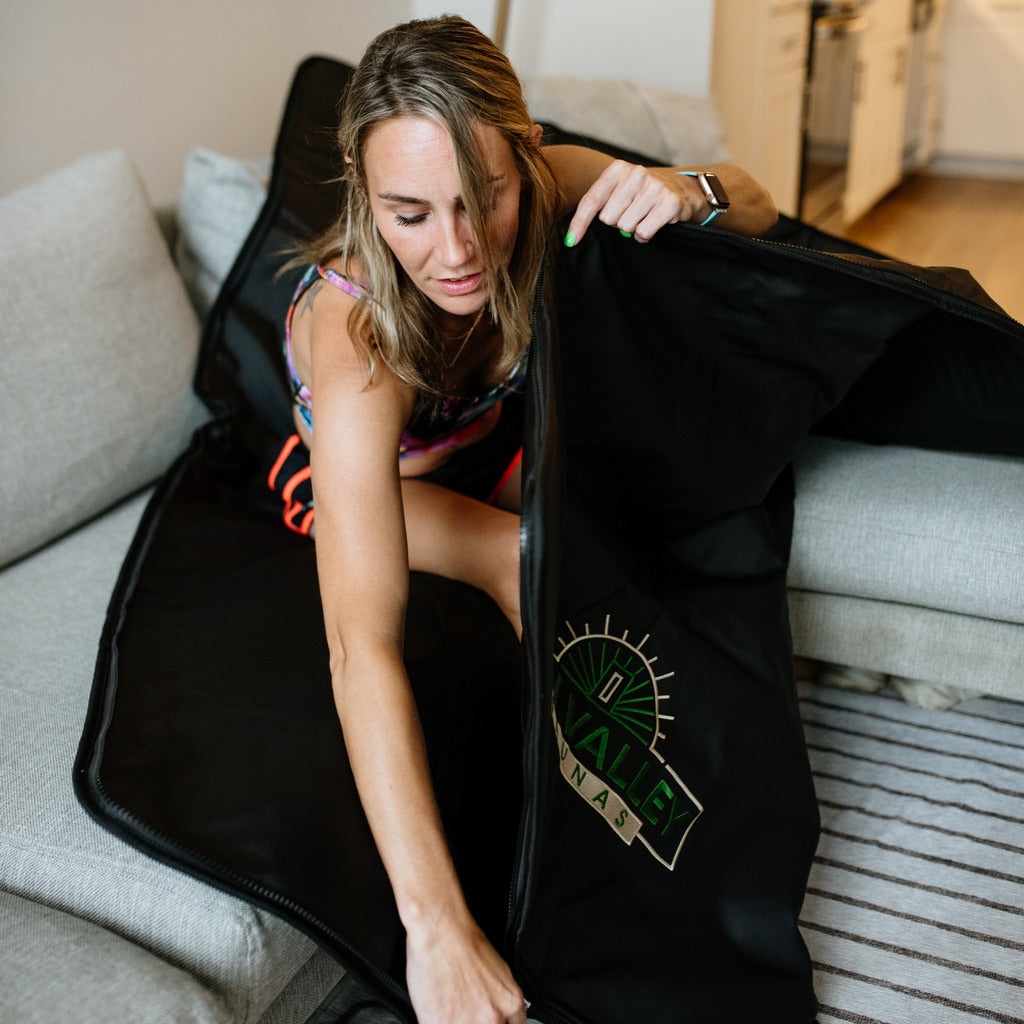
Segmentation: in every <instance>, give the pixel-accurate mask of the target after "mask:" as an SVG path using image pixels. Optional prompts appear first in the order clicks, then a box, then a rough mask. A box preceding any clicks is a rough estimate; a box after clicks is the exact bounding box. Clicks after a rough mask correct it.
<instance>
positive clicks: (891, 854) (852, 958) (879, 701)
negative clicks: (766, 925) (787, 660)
mask: <svg viewBox="0 0 1024 1024" xmlns="http://www.w3.org/2000/svg"><path fill="white" fill-rule="evenodd" d="M800 697H801V708H802V715H803V720H804V727H805V732H806V736H807V744H808V748H809V753H810V759H811V765H812V768H813V772H814V778H815V786H816V789H817V794H818V800H819V804H820V807H821V815H822V834H821V841H820V843H819V847H818V853H817V857H816V858H815V863H814V867H813V870H812V872H811V878H810V884H809V888H808V893H807V898H806V901H805V904H804V911H803V916H802V920H801V925H802V929H803V934H804V937H805V939H806V941H807V944H808V947H809V948H810V951H811V956H812V959H813V961H814V965H815V988H816V991H817V995H818V998H819V1000H820V1002H821V1011H820V1016H819V1021H820V1024H838V1022H851V1024H981V1022H990V1021H996V1022H1000V1024H1011V1022H1020V1021H1024V856H1022V855H1024V828H1022V823H1024V704H1018V703H1014V702H1012V701H1005V700H998V699H993V698H982V699H977V700H973V701H969V702H967V703H964V704H961V705H959V706H958V707H957V708H955V709H953V710H951V711H946V712H934V711H923V710H921V709H919V708H915V707H912V706H910V705H908V704H906V703H904V702H903V701H902V700H900V699H899V698H898V697H897V696H896V694H895V692H894V691H892V690H891V689H886V690H885V691H883V692H881V693H877V694H862V693H856V692H851V691H845V690H837V689H830V688H824V687H816V686H813V685H810V684H803V683H802V684H801V688H800Z"/></svg>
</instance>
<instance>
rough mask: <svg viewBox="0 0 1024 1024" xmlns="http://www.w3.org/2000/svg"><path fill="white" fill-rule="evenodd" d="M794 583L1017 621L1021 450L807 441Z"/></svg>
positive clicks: (1020, 610)
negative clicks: (1000, 452) (975, 451)
mask: <svg viewBox="0 0 1024 1024" xmlns="http://www.w3.org/2000/svg"><path fill="white" fill-rule="evenodd" d="M795 469H796V493H797V498H796V526H795V529H794V537H793V554H792V558H791V561H790V570H789V584H790V586H791V587H794V588H796V589H800V590H808V591H818V592H820V593H825V594H842V595H849V596H851V597H858V598H871V599H874V600H878V601H889V602H894V603H897V604H905V605H912V606H919V607H922V608H931V609H936V610H939V611H948V612H958V613H960V614H962V615H972V616H979V617H983V618H988V619H993V620H996V621H999V622H1011V623H1024V529H1022V527H1021V524H1022V523H1024V459H1017V458H1011V457H1008V456H994V455H967V454H957V453H950V452H937V451H927V450H924V449H919V448H904V447H899V446H895V445H892V446H890V445H886V446H883V447H875V446H871V445H865V444H856V443H853V442H848V441H838V440H834V439H831V438H814V439H812V440H811V441H810V442H809V443H808V444H807V445H806V447H805V448H804V449H803V451H801V452H800V454H799V456H798V457H797V459H796V460H795Z"/></svg>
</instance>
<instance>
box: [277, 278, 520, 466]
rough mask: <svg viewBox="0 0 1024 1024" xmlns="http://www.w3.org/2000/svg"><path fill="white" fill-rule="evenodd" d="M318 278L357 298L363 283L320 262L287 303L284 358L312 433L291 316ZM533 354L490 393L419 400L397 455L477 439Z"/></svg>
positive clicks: (310, 406) (308, 398) (297, 405)
mask: <svg viewBox="0 0 1024 1024" xmlns="http://www.w3.org/2000/svg"><path fill="white" fill-rule="evenodd" d="M317 280H323V281H326V282H327V283H328V284H332V285H334V287H335V288H340V289H341V290H342V291H343V292H345V293H346V294H348V295H351V296H352V297H353V298H356V299H361V298H362V297H363V293H362V292H361V291H360V290H359V287H358V285H356V284H354V283H353V282H352V281H350V280H349V279H348V278H347V277H345V276H344V275H343V274H339V273H338V272H337V271H334V270H331V269H330V268H328V267H321V266H317V265H316V264H312V265H311V266H310V267H309V268H308V269H307V270H306V272H305V274H303V275H302V280H301V281H299V285H298V287H297V288H296V289H295V294H294V296H293V297H292V304H291V305H290V306H289V307H288V315H287V316H286V317H285V326H284V358H285V363H286V364H287V367H288V377H289V379H290V381H291V388H292V401H293V402H294V403H295V408H296V409H297V410H298V412H299V416H300V417H301V418H302V421H303V423H305V424H306V427H307V428H308V429H309V431H310V433H312V431H313V394H312V392H311V391H310V390H309V388H308V387H307V386H306V385H305V384H304V383H303V382H302V380H301V379H300V377H299V374H298V371H297V370H296V369H295V361H294V359H293V358H292V316H293V315H294V313H295V307H296V306H297V305H298V302H299V299H300V298H302V296H303V294H304V293H305V292H306V291H307V290H308V289H309V288H310V287H311V286H312V285H313V283H314V282H315V281H317ZM528 354H529V353H528V352H524V353H523V355H522V357H521V358H520V360H519V362H518V363H517V364H516V366H515V368H514V369H513V370H512V372H511V373H510V374H509V375H508V377H506V378H505V380H503V381H502V382H501V383H500V384H496V385H495V386H494V387H493V388H490V389H488V390H487V391H481V392H479V393H478V394H475V395H446V396H444V397H443V398H441V399H440V401H439V402H437V403H431V404H430V406H429V407H426V408H422V409H420V408H419V407H418V406H419V403H417V410H416V411H415V412H414V413H413V416H412V419H411V420H410V421H409V423H408V424H407V426H406V429H405V431H404V432H403V433H402V440H401V444H400V446H399V449H398V457H399V458H400V459H403V458H408V457H409V456H411V455H423V454H426V453H427V452H439V451H444V450H445V449H447V448H452V447H454V446H455V445H457V444H460V443H461V442H463V441H465V440H467V439H468V438H470V437H472V436H473V434H475V433H476V432H477V431H478V430H480V429H481V428H482V427H483V425H484V424H483V421H482V419H481V417H482V416H483V415H484V414H485V413H487V412H490V411H491V409H493V408H494V407H495V406H496V405H498V404H499V403H500V402H501V400H502V399H503V398H504V397H505V396H506V395H509V394H512V393H514V392H518V391H521V390H522V387H523V383H524V382H525V380H526V360H527V356H528Z"/></svg>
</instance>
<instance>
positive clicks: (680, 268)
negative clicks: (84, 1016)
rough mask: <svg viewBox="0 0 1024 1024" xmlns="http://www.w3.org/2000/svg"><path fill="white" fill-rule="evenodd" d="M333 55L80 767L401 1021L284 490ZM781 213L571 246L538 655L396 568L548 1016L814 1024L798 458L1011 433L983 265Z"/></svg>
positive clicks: (379, 875) (129, 815)
mask: <svg viewBox="0 0 1024 1024" xmlns="http://www.w3.org/2000/svg"><path fill="white" fill-rule="evenodd" d="M347 74H348V68H347V67H346V66H345V65H342V64H339V63H337V62H335V61H331V60H327V59H322V58H313V59H311V60H309V61H307V62H306V63H305V64H303V65H302V67H301V68H300V69H299V72H298V74H297V77H296V80H295V83H294V86H293V90H292V93H291V96H290V99H289V101H288V105H287V108H286V111H285V116H284V120H283V124H282V128H281V134H280V138H279V140H278V145H277V150H276V159H275V166H274V172H273V177H272V182H271V187H270V195H269V198H268V201H267V204H266V207H265V209H264V211H263V213H262V215H261V217H260V219H259V221H258V222H257V224H256V226H255V228H254V229H253V232H252V234H251V236H250V238H249V239H248V241H247V243H246V245H245V248H244V249H243V251H242V253H241V255H240V256H239V259H238V261H237V263H236V265H235V267H234V268H233V270H232V272H231V274H230V275H229V278H228V280H227V281H226V283H225V286H224V289H223V291H222V293H221V295H220V297H219V299H218V301H217V304H216V306H215V308H214V311H213V313H212V315H211V317H210V320H209V323H208V325H207V329H206V333H205V335H204V341H203V346H202V351H201V355H200V365H199V370H198V374H197V380H196V387H197V390H198V392H199V394H200V395H201V396H202V398H203V399H204V400H205V401H206V402H207V403H208V404H209V405H210V407H211V408H212V409H213V410H214V412H215V413H216V418H215V420H214V422H213V423H211V424H210V425H208V426H207V427H205V428H204V429H202V430H201V431H199V433H198V434H197V435H196V437H195V439H194V442H193V444H192V446H191V447H190V449H189V450H188V451H187V452H185V453H184V454H183V455H182V457H181V458H180V459H179V460H178V462H177V463H176V464H175V466H174V467H173V468H172V469H171V471H170V472H169V473H168V475H167V477H166V478H165V480H164V481H163V483H162V485H161V486H160V487H159V489H158V492H157V494H156V495H155V497H154V498H153V500H152V502H151V504H150V506H149V508H148V510H147V512H146V514H145V517H144V519H143V521H142V524H141V526H140V528H139V531H138V535H137V537H136V539H135V542H134V544H133V546H132V548H131V551H130V553H129V555H128V558H127V561H126V564H125V566H124V570H123V572H122V575H121V577H120V580H119V583H118V585H117V590H116V592H115V594H114V595H113V598H112V602H111V606H110V612H109V616H108V621H107V624H106V629H105V632H104V635H103V639H102V644H101V650H100V655H99V660H98V664H97V669H96V679H95V688H94V696H93V700H92V704H91V707H90V712H89V716H88V720H87V723H86V727H85V731H84V735H83V738H82V744H81V749H80V753H79V758H78V762H77V764H76V769H75V780H76V786H77V789H78V792H79V795H80V798H81V799H82V801H83V803H84V804H85V806H86V807H87V808H88V809H89V811H90V812H91V813H92V814H94V815H95V816H96V817H97V818H98V819H99V820H100V821H102V822H103V823H104V824H105V825H106V826H107V827H109V828H111V829H113V830H115V831H116V832H118V833H119V834H121V835H122V836H124V837H125V838H126V839H127V840H128V841H129V842H132V843H134V844H136V845H138V846H140V847H142V848H144V849H146V850H148V851H149V852H151V853H152V854H153V855H155V856H157V857H160V858H162V859H164V860H166V861H168V862H170V863H172V864H175V865H177V866H179V867H180V868H182V869H183V870H185V871H188V872H191V873H193V874H196V875H199V876H200V877H202V878H205V879H207V880H208V881H209V882H210V883H211V884H213V885H217V886H220V887H222V888H225V889H227V890H229V891H231V892H234V893H237V894H239V895H241V896H243V897H244V898H246V899H249V900H252V901H254V902H256V903H258V904H259V905H261V906H263V907H266V908H269V909H270V910H272V911H275V912H276V913H279V914H281V915H283V916H284V917H285V918H287V919H288V920H289V921H291V922H293V923H294V924H295V925H296V926H297V927H299V928H301V929H303V930H304V931H305V932H307V933H308V934H309V935H311V936H312V937H313V938H315V939H316V940H317V941H318V942H320V943H321V944H323V945H324V946H325V947H326V948H327V949H328V950H330V951H331V952H332V953H333V954H334V955H336V956H337V957H338V958H339V959H340V960H341V961H342V962H343V963H344V964H346V965H347V966H348V967H349V968H350V969H352V970H353V971H354V972H355V973H356V974H357V975H358V976H359V977H361V978H362V979H363V981H364V982H365V984H366V985H368V986H369V988H370V989H371V990H372V991H373V992H374V993H375V994H376V996H377V997H378V998H380V999H381V1000H382V1001H384V1002H385V1003H387V1004H388V1005H390V1006H391V1007H392V1009H393V1010H394V1011H395V1012H396V1013H397V1014H398V1015H399V1016H400V1017H402V1018H403V1019H410V1020H411V1011H410V1010H409V1007H408V1001H407V996H406V993H405V990H404V987H403V983H402V979H403V962H402V959H403V941H402V939H403V936H402V932H401V928H400V925H399V922H398V919H397V916H396V913H395V908H394V903H393V900H392V897H391V894H390V889H389V887H388V884H387V880H386V877H385V876H384V873H383V870H382V868H381V865H380V861H379V859H378V857H377V854H376V851H375V848H374V845H373V842H372V838H371V836H370V834H369V831H368V829H367V826H366V822H365V819H364V817H363V815H362V811H361V809H360V805H359V801H358V797H357V794H356V791H355V788H354V785H353V782H352V777H351V774H350V771H349V768H348V765H347V761H346V757H345V750H344V745H343V743H342V739H341V734H340V729H339V726H338V724H337V719H336V716H335V712H334V709H333V705H332V699H331V686H330V677H329V672H328V664H327V650H326V644H325V641H324V635H323V625H322V620H321V613H320V605H319V596H318V590H317V578H316V567H315V561H314V548H313V545H312V543H310V542H309V541H307V540H305V539H303V538H300V537H297V536H295V535H293V534H291V533H289V532H288V531H286V530H285V529H284V528H283V527H282V525H281V523H280V519H279V515H278V512H277V510H276V508H275V499H273V498H272V496H271V495H270V494H269V492H268V491H267V490H266V485H265V482H264V481H265V476H266V469H267V466H268V464H269V461H270V458H271V455H272V452H273V445H274V443H275V441H278V439H279V438H280V437H281V436H282V435H283V434H284V433H285V432H286V431H288V429H289V426H290V418H289V406H288V394H287V388H286V385H285V382H284V376H283V370H282V365H281V359H280V331H281V324H282V319H283V316H284V312H285V310H286V308H287V305H288V302H289V299H290V294H291V291H292V288H293V286H294V275H284V276H283V277H280V278H279V277H276V276H275V274H276V272H277V270H278V269H279V267H280V265H281V263H282V257H281V255H280V254H281V252H282V251H283V250H285V249H286V248H287V247H288V245H289V244H290V242H291V240H292V239H294V238H296V237H301V236H304V235H309V234H310V233H312V232H314V231H316V230H318V229H319V228H320V227H322V226H324V225H325V224H326V223H327V222H328V221H329V220H330V219H331V218H332V217H333V215H334V213H335V209H334V206H333V203H334V199H333V197H334V194H335V190H334V187H333V186H331V185H330V184H329V180H330V179H331V177H332V176H333V175H334V174H336V172H337V167H336V165H335V162H334V156H333V139H332V133H331V132H330V130H329V129H330V126H331V125H332V124H333V123H334V122H335V119H336V116H337V100H338V97H339V95H340V92H341V89H342V87H343V84H344V82H345V80H346V78H347ZM774 235H775V239H776V240H775V241H774V242H765V241H752V240H749V239H742V238H736V237H733V236H730V235H729V234H727V233H724V232H720V231H712V230H708V229H701V228H697V227H690V226H686V225H682V226H679V227H676V228H673V229H666V230H664V231H663V232H661V233H660V234H659V236H658V238H657V239H656V240H655V241H654V242H653V243H651V244H649V245H646V246H641V245H638V244H636V243H635V242H632V241H627V240H625V239H623V238H622V237H621V236H620V235H619V234H618V232H617V231H613V230H608V229H604V228H602V227H601V226H599V225H597V226H595V227H594V228H593V229H592V230H591V232H590V233H589V234H588V235H587V236H586V238H585V239H584V241H583V242H582V244H580V245H579V246H578V248H576V249H574V250H571V251H570V250H565V249H564V248H563V247H561V246H558V245H557V244H556V245H554V246H553V247H552V254H551V260H550V267H549V269H548V272H547V274H546V286H545V294H544V296H543V299H542V301H540V302H539V304H538V308H537V313H536V316H535V332H534V342H533V349H532V356H531V365H530V374H529V382H528V385H527V424H526V464H525V485H524V486H525V490H524V503H525V505H524V514H523V527H524V546H523V564H522V579H523V594H524V608H525V630H526V632H525V637H524V644H523V647H522V649H520V648H519V646H518V645H517V644H516V642H515V639H514V637H513V636H512V634H511V632H510V629H509V628H508V626H507V624H506V623H505V621H504V620H503V618H502V617H501V615H500V614H499V613H498V612H497V610H496V609H495V607H494V606H493V605H491V604H490V603H489V601H488V600H487V599H486V598H484V597H483V596H482V595H481V594H479V593H478V592H476V591H474V590H472V589H470V588H468V587H465V586H462V585H458V584H455V583H451V582H449V581H446V580H442V579H439V578H435V577H429V576H424V575H414V577H413V581H412V593H411V603H410V609H409V621H408V630H407V641H406V660H407V663H408V666H409V671H410V676H411V678H412V681H413V686H414V690H415V693H416V698H417V701H418V704H419V707H420V712H421V716H422V719H423V725H424V730H425V732H426V736H427V742H428V746H429V751H430V760H431V771H432V774H433V778H434V783H435V787H436V789H437V792H438V796H439V801H440V803H441V807H442V814H443V817H444V821H445V828H446V831H447V835H448V838H449V842H450V844H451V846H452V849H453V852H454V856H455V858H456V862H457V865H458V868H459V871H460V873H461V876H462V878H463V880H464V884H465V887H466V889H467V892H468V895H469V898H470V901H471V904H472V906H473V908H474V910H475V912H476V913H477V915H478V918H479V919H480V920H481V922H482V923H483V924H484V925H485V927H486V928H487V929H488V931H489V932H490V934H491V935H492V937H493V938H494V940H495V942H497V943H498V944H499V945H500V946H501V948H503V949H504V950H505V951H506V954H507V955H508V956H509V957H510V959H511V962H512V964H513V966H514V969H515V972H516V975H517V977H518V978H519V980H520V981H521V983H522V984H523V985H524V988H525V990H526V992H527V994H528V996H529V998H530V999H531V1000H532V1001H533V1008H532V1011H531V1012H532V1015H533V1016H534V1017H536V1018H537V1019H539V1020H542V1021H546V1022H551V1024H553V1022H574V1024H622V1022H624V1021H644V1022H645V1024H662V1022H663V1024H669V1022H677V1021H694V1022H699V1024H714V1022H738V1021H748V1020H758V1021H762V1022H775V1021H778V1022H786V1024H794V1022H800V1021H804V1022H810V1021H812V1020H813V1018H814V1014H815V1001H814V996H813V992H812V985H811V968H810V963H809V960H808V956H807V953H806V950H805V949H804V946H803V944H802V942H801V939H800V936H799V933H798V930H797V926H796V918H797V914H798V910H799V907H800V902H801V899H802V895H803V889H804V885H805V882H806V877H807V872H808V869H809V866H810V862H811V858H812V855H813V852H814V848H815V843H816V838H817V826H818V821H817V809H816V804H815V800H814V793H813V790H812V786H811V781H810V776H809V771H808V765H807V759H806V755H805V752H804V748H803V742H802V736H801V730H800V723H799V719H798V715H797V708H796V702H795V696H794V690H793V682H792V669H791V647H790V639H789V629H788V621H787V612H786V586H785V579H786V564H787V557H788V550H789V540H790V527H791V520H792V492H791V478H790V474H789V472H788V469H787V466H788V463H789V461H790V459H791V456H792V455H793V453H794V451H795V450H796V448H797V447H798V446H799V444H800V443H801V441H802V440H803V439H804V438H805V437H806V435H807V433H808V431H809V430H810V429H811V428H812V425H815V424H818V425H819V427H824V428H827V429H828V430H830V431H831V432H833V433H836V434H841V435H845V436H852V437H859V438H862V439H867V440H871V441H877V442H900V443H909V444H921V445H931V446H937V447H948V448H964V449H982V450H988V451H995V452H1016V453H1021V452H1022V451H1024V447H1022V443H1021V440H1022V426H1021V422H1022V408H1024V331H1022V329H1021V327H1020V325H1018V324H1016V323H1014V322H1013V321H1012V320H1010V319H1008V318H1007V317H1005V316H1004V315H1003V314H1002V313H1000V312H999V311H998V309H997V308H996V307H995V306H993V305H992V303H991V302H990V301H989V300H988V299H987V297H985V296H984V294H983V293H981V292H980V290H978V289H977V288H976V286H975V285H974V284H973V282H972V281H971V280H970V279H969V278H967V277H966V276H965V275H961V274H959V273H956V272H949V273H947V272H935V271H926V270H922V269H921V268H914V267H908V266H904V265H899V264H893V263H890V262H887V261H884V260H880V259H876V258H875V257H873V256H872V255H871V254H868V253H864V252H863V251H859V250H853V249H851V248H850V247H849V246H846V245H844V244H843V243H841V242H839V241H838V240H835V239H831V238H828V237H826V236H823V235H820V234H816V233H814V232H813V231H811V230H810V229H808V228H806V227H804V226H803V225H800V224H798V223H796V222H790V221H787V222H784V223H783V224H782V225H781V226H780V227H779V228H778V229H776V230H775V232H774ZM780 239H782V241H780ZM829 249H831V250H834V252H833V253H829V252H826V251H822V250H829ZM840 251H841V252H843V255H836V254H835V253H836V252H840ZM372 684H373V683H372V680H368V681H367V685H372Z"/></svg>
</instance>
